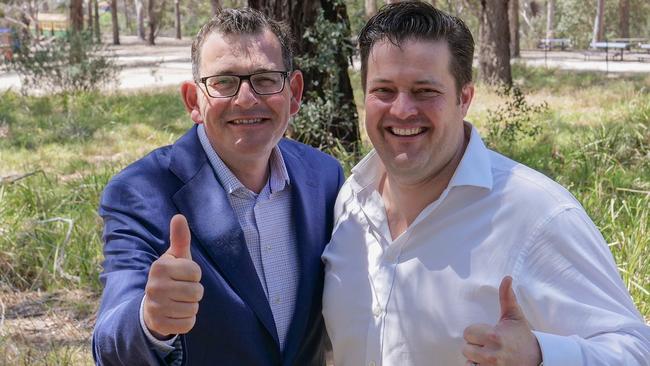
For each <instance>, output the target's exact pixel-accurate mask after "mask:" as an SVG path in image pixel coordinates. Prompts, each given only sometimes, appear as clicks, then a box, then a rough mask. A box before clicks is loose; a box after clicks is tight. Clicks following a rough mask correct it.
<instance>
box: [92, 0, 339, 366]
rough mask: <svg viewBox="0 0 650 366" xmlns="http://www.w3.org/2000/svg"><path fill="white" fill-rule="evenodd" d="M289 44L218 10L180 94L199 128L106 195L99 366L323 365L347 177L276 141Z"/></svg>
mask: <svg viewBox="0 0 650 366" xmlns="http://www.w3.org/2000/svg"><path fill="white" fill-rule="evenodd" d="M290 43H291V42H290V36H289V35H288V32H287V30H286V28H285V27H284V26H283V25H281V24H279V23H277V22H275V21H273V20H270V19H268V18H266V17H265V16H263V15H262V14H261V13H259V12H257V11H254V10H251V9H226V10H223V11H222V12H220V13H219V14H217V15H216V16H215V17H214V18H213V19H212V20H211V21H210V22H209V23H207V24H206V25H205V26H204V27H203V28H202V29H201V31H200V32H199V34H198V35H197V38H196V39H195V41H194V43H193V45H192V65H193V76H194V80H193V81H192V82H186V83H184V84H183V85H182V87H181V92H182V96H183V101H184V103H185V106H186V108H187V110H188V112H189V113H190V116H191V118H192V120H193V121H194V122H195V123H196V125H195V126H194V127H193V128H191V129H190V130H189V131H188V132H187V133H186V134H185V135H184V136H182V137H181V138H180V139H179V140H178V141H176V142H175V143H174V144H173V145H171V146H166V147H162V148H160V149H157V150H155V151H153V152H152V153H150V154H149V155H147V156H146V157H144V158H143V159H141V160H139V161H137V162H135V163H134V164H132V165H130V166H129V167H127V168H126V169H124V171H122V172H121V173H119V174H118V175H116V176H115V177H114V178H113V179H112V180H111V181H110V182H109V184H108V185H107V187H106V188H105V190H104V194H103V196H102V199H101V204H100V209H99V213H100V215H101V216H102V218H103V219H104V241H105V246H104V255H105V262H104V271H103V273H102V274H101V276H100V279H101V282H102V283H103V285H104V291H103V295H102V302H101V307H100V309H99V314H98V317H97V322H96V325H95V331H94V334H93V355H94V357H95V361H96V362H97V363H98V364H101V365H130V366H131V365H157V364H174V365H180V364H185V365H323V364H324V352H323V343H324V327H323V321H322V316H321V292H322V287H323V284H322V282H323V267H322V263H321V261H320V256H321V253H322V251H323V248H324V246H325V244H327V242H328V241H329V238H330V233H331V230H332V209H333V205H334V201H335V199H336V195H337V192H338V189H339V188H340V186H341V184H342V182H343V179H344V176H343V172H342V169H341V167H340V165H339V164H338V162H336V160H334V159H333V158H332V157H330V156H328V155H326V154H323V153H321V152H319V151H317V150H315V149H313V148H311V147H308V146H305V145H302V144H300V143H297V142H294V141H290V140H287V139H284V138H282V136H283V134H284V132H285V131H286V128H287V125H288V121H289V118H290V117H291V116H292V115H294V114H295V113H297V112H298V109H299V106H300V101H301V97H302V90H303V79H302V75H301V73H300V71H297V70H293V69H292V62H291V59H292V53H291V49H290Z"/></svg>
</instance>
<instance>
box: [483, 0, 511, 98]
mask: <svg viewBox="0 0 650 366" xmlns="http://www.w3.org/2000/svg"><path fill="white" fill-rule="evenodd" d="M480 11H481V12H480V17H479V56H478V62H479V80H481V81H482V82H484V83H486V84H490V85H497V84H506V85H512V73H511V70H510V32H509V29H508V28H509V27H508V0H481V7H480Z"/></svg>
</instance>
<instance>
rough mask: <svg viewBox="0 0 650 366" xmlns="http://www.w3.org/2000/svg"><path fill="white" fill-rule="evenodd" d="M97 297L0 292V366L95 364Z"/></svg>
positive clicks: (79, 293)
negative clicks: (93, 343)
mask: <svg viewBox="0 0 650 366" xmlns="http://www.w3.org/2000/svg"><path fill="white" fill-rule="evenodd" d="M98 296H99V295H98V294H95V293H92V292H84V291H81V290H74V291H63V290H62V291H56V292H49V293H45V292H40V291H34V292H11V291H2V292H0V365H84V364H92V356H91V352H90V339H91V338H90V336H91V333H92V328H93V325H94V323H95V313H96V311H97V306H98V304H99V298H98Z"/></svg>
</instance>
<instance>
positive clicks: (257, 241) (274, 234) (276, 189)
mask: <svg viewBox="0 0 650 366" xmlns="http://www.w3.org/2000/svg"><path fill="white" fill-rule="evenodd" d="M197 132H198V135H199V140H200V141H201V145H202V146H203V150H205V153H206V154H207V156H208V160H209V161H210V165H212V168H213V169H214V172H215V174H216V175H217V178H218V179H219V182H220V183H221V186H222V187H223V189H224V190H225V191H226V193H228V200H229V201H230V205H231V206H232V208H233V210H234V211H235V215H237V219H238V220H239V224H240V225H241V228H242V231H243V232H244V239H245V240H246V245H247V247H248V253H249V254H250V256H251V259H252V261H253V265H254V266H255V270H256V271H257V276H258V277H259V280H260V283H261V284H262V287H263V288H264V292H265V293H266V298H267V299H268V301H269V305H270V307H271V312H272V313H273V319H274V320H275V327H276V329H277V332H278V338H279V340H280V348H281V349H284V342H285V339H286V336H287V332H288V331H289V325H290V324H291V319H292V317H293V312H294V309H295V304H296V297H297V292H298V269H299V268H298V251H297V248H296V232H295V225H294V222H293V220H292V219H291V213H292V204H293V202H292V200H291V186H290V181H289V174H288V172H287V168H286V166H285V165H284V159H283V158H282V153H281V152H280V149H279V148H278V147H277V146H276V147H275V148H274V149H273V151H272V152H271V157H270V159H269V164H270V171H271V174H270V176H269V180H268V181H267V182H266V185H265V186H264V188H262V191H260V193H259V194H258V193H255V192H252V191H251V190H249V189H248V188H246V187H245V186H244V185H243V184H242V183H241V182H240V181H239V179H237V177H236V176H235V175H234V174H233V173H232V172H231V171H230V169H228V167H227V166H226V164H225V163H224V162H223V161H222V160H221V158H219V156H218V155H217V153H216V152H215V151H214V149H213V148H212V145H211V144H210V141H209V140H208V136H207V135H206V133H205V129H204V127H203V125H199V126H198V129H197ZM215 189H216V187H215ZM215 225H219V223H218V222H215ZM142 301H143V302H142V304H144V299H143V300H142ZM142 304H141V306H140V324H141V326H142V328H143V331H144V333H145V335H146V336H147V338H148V339H149V341H150V342H151V343H152V344H153V345H154V346H155V348H156V349H157V350H158V352H160V353H161V354H162V355H163V356H164V355H167V354H169V353H170V352H171V351H173V350H174V348H175V347H174V346H179V345H180V343H178V342H175V341H176V338H177V337H174V338H172V339H169V340H158V339H156V338H155V337H154V336H153V335H152V334H151V333H150V332H149V331H148V329H147V327H146V326H145V324H144V316H143V314H144V312H143V306H142ZM177 351H178V349H177ZM173 358H177V357H173Z"/></svg>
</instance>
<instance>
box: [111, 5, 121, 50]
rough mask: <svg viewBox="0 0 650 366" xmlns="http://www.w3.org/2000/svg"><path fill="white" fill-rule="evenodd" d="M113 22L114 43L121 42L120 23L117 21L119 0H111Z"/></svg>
mask: <svg viewBox="0 0 650 366" xmlns="http://www.w3.org/2000/svg"><path fill="white" fill-rule="evenodd" d="M111 24H112V26H113V44H120V25H119V23H118V22H117V0H111Z"/></svg>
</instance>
